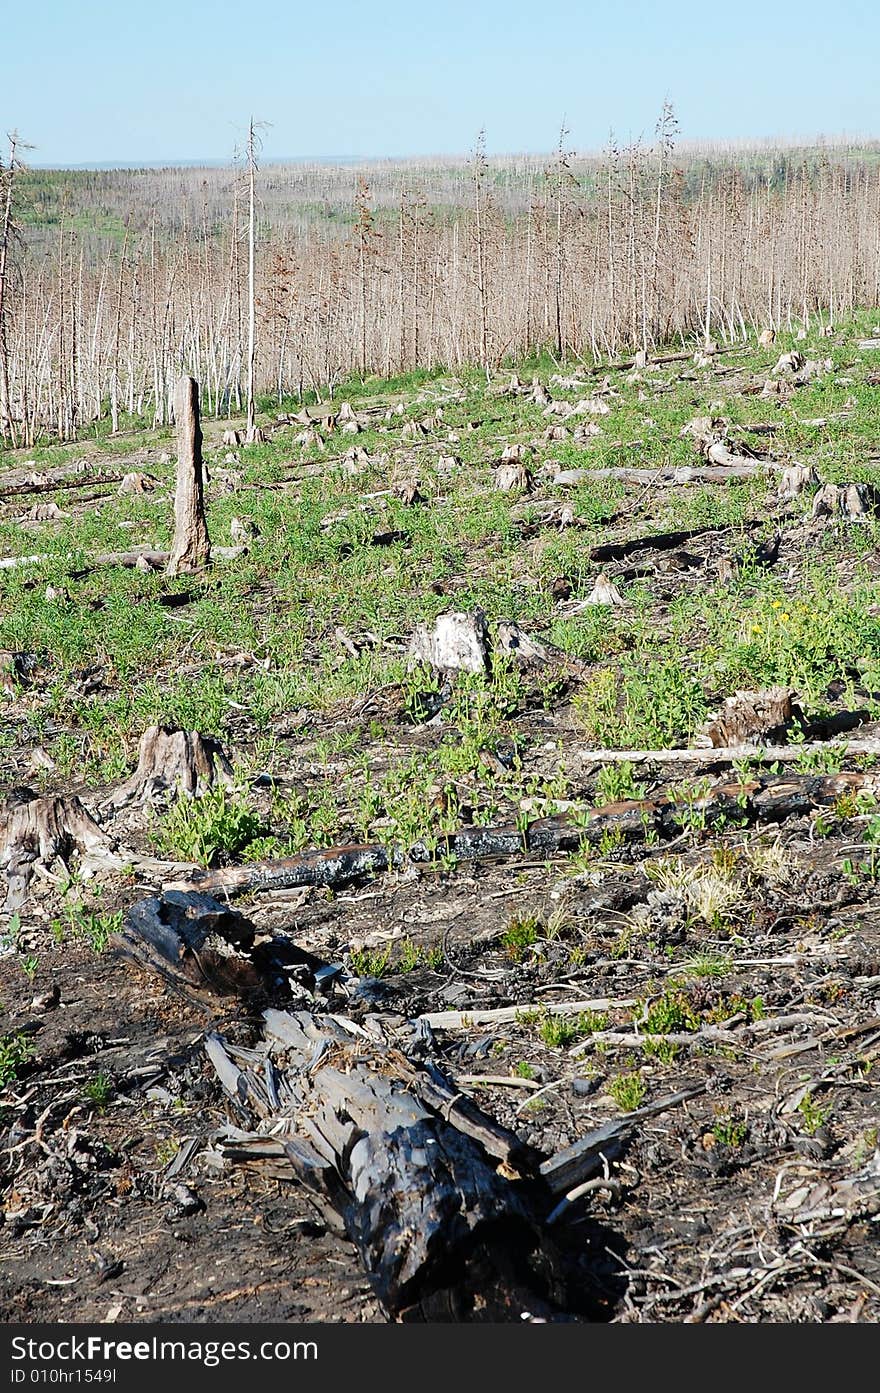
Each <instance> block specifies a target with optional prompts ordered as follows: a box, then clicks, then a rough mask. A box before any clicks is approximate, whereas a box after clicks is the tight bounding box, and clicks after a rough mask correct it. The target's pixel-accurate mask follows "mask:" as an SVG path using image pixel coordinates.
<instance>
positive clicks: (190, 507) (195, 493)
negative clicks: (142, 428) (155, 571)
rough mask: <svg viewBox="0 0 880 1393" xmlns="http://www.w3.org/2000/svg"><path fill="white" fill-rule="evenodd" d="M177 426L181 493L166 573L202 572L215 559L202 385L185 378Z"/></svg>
mask: <svg viewBox="0 0 880 1393" xmlns="http://www.w3.org/2000/svg"><path fill="white" fill-rule="evenodd" d="M174 420H175V423H176V426H177V491H176V493H175V495H174V542H173V545H172V547H171V555H170V556H169V558H168V565H167V567H166V573H167V574H168V575H169V576H176V575H178V574H179V573H180V572H182V571H183V572H188V571H199V570H201V569H202V568H203V567H204V566H207V565H208V564H209V562H210V559H211V540H210V538H209V536H208V525H207V523H206V521H205V498H204V491H205V490H204V474H203V468H202V428H201V425H200V424H199V384H198V383H197V382H196V381H195V379H194V378H192V377H181V379H180V381H179V382H178V384H177V389H176V391H175V393H174Z"/></svg>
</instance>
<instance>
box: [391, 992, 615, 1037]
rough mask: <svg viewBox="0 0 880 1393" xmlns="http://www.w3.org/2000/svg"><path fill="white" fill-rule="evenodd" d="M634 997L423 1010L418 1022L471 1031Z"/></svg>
mask: <svg viewBox="0 0 880 1393" xmlns="http://www.w3.org/2000/svg"><path fill="white" fill-rule="evenodd" d="M635 1004H636V998H635V997H634V996H633V997H629V996H627V997H619V996H618V997H610V996H599V997H592V998H591V999H590V1000H588V1001H550V1002H547V1001H539V1002H531V1003H529V1004H527V1005H525V1006H493V1007H492V1008H491V1009H489V1010H485V1011H481V1010H474V1011H423V1012H422V1014H421V1015H420V1016H417V1017H416V1023H417V1024H422V1025H426V1026H428V1027H430V1029H431V1030H471V1029H472V1028H474V1027H478V1026H484V1025H512V1024H513V1023H514V1022H516V1021H520V1020H522V1019H523V1018H524V1017H526V1016H531V1015H539V1016H545V1015H547V1016H578V1015H581V1014H583V1012H584V1011H611V1010H616V1009H621V1008H624V1007H629V1006H635Z"/></svg>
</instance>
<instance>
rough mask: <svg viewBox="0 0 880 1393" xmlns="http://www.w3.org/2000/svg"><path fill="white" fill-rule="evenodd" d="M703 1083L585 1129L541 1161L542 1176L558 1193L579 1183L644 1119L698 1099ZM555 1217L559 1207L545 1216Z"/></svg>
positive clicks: (549, 1221) (704, 1089)
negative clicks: (692, 1099)
mask: <svg viewBox="0 0 880 1393" xmlns="http://www.w3.org/2000/svg"><path fill="white" fill-rule="evenodd" d="M705 1091H706V1086H705V1084H701V1083H698V1084H692V1085H690V1086H689V1087H688V1088H683V1089H681V1090H680V1091H679V1092H678V1093H671V1094H667V1096H666V1097H665V1098H658V1099H657V1101H656V1102H655V1103H648V1104H647V1105H646V1106H645V1107H643V1108H636V1110H635V1111H634V1112H629V1113H625V1114H624V1116H623V1117H619V1118H617V1119H616V1120H615V1121H614V1122H605V1123H603V1125H602V1126H601V1127H597V1128H596V1130H595V1131H593V1132H588V1133H587V1135H586V1136H585V1137H581V1139H580V1141H576V1142H574V1143H573V1145H572V1146H569V1147H566V1149H565V1150H564V1151H558V1152H557V1153H556V1155H555V1156H551V1157H550V1158H549V1160H547V1161H544V1162H543V1164H542V1165H541V1176H542V1178H543V1180H544V1181H545V1182H546V1184H547V1185H548V1187H549V1188H550V1189H551V1190H552V1191H553V1193H554V1194H561V1193H562V1192H563V1191H565V1190H570V1189H571V1187H572V1186H574V1185H578V1184H580V1182H581V1181H582V1180H585V1179H586V1177H587V1176H588V1175H590V1174H591V1173H593V1172H594V1171H595V1170H597V1169H598V1168H599V1165H600V1164H601V1161H602V1158H603V1156H605V1157H607V1158H608V1159H609V1160H610V1159H611V1157H612V1155H613V1154H614V1153H615V1149H619V1146H620V1143H621V1142H622V1141H623V1139H624V1138H625V1137H627V1136H628V1135H629V1134H630V1133H631V1132H632V1130H633V1128H634V1127H637V1126H638V1124H639V1123H640V1122H644V1121H645V1120H646V1119H647V1118H649V1117H657V1115H658V1114H659V1113H662V1112H668V1110H669V1109H670V1108H675V1107H678V1105H679V1104H680V1103H686V1102H689V1101H690V1099H691V1098H698V1097H699V1096H700V1094H701V1093H705ZM557 1217H558V1210H554V1211H553V1213H552V1214H551V1215H550V1217H549V1219H548V1221H547V1222H548V1223H552V1222H554V1221H555V1219H556V1218H557Z"/></svg>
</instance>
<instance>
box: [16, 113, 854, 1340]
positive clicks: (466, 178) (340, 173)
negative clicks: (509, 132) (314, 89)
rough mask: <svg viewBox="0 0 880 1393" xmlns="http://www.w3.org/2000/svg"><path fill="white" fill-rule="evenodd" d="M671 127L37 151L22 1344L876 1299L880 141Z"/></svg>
mask: <svg viewBox="0 0 880 1393" xmlns="http://www.w3.org/2000/svg"><path fill="white" fill-rule="evenodd" d="M674 135H675V122H674V117H673V115H672V111H671V108H666V109H664V115H663V118H662V119H661V122H660V125H659V126H658V131H657V136H656V141H655V143H654V144H653V145H651V146H633V147H632V148H627V149H617V148H612V149H611V150H610V151H609V152H608V153H607V154H606V156H604V157H602V158H599V157H597V158H596V159H591V160H587V159H582V158H580V157H576V156H575V155H574V154H573V153H570V152H569V151H568V150H567V148H566V144H565V136H566V132H563V135H562V136H561V137H560V143H559V149H558V151H557V152H556V154H555V156H553V157H551V158H550V159H549V161H545V162H544V163H541V162H539V161H537V160H529V159H525V158H524V159H523V160H521V161H507V162H504V161H500V160H493V159H490V158H488V157H487V155H486V153H485V149H484V146H483V143H482V141H478V142H477V145H476V148H475V150H474V151H473V152H472V156H471V159H470V161H469V162H467V163H464V162H462V163H460V164H458V163H454V162H452V161H450V162H448V163H445V164H444V163H442V162H437V163H435V164H434V165H430V164H427V163H425V164H412V165H410V166H407V165H405V164H401V165H399V166H390V165H388V166H385V165H383V166H377V167H375V168H370V167H369V166H363V167H360V166H358V167H345V166H340V167H339V168H336V167H333V168H330V167H327V168H323V167H318V166H316V167H314V168H311V167H309V168H305V167H303V168H301V169H299V168H296V169H293V170H292V171H285V169H284V168H283V167H280V166H279V167H274V166H271V165H268V164H267V165H265V166H264V167H261V162H260V159H259V139H258V132H257V131H256V129H255V126H254V123H253V122H252V123H251V127H250V131H249V139H248V144H247V148H246V154H245V157H244V160H243V164H242V168H241V170H240V171H239V173H238V174H237V175H235V177H233V176H231V175H230V176H229V177H228V178H227V172H224V171H216V170H215V171H192V170H176V171H175V170H166V171H152V172H151V171H127V172H124V171H114V172H112V173H100V172H91V173H89V172H86V173H83V172H81V171H79V172H75V173H74V172H68V173H66V174H64V173H63V172H62V173H59V174H58V175H57V177H55V176H52V177H50V174H48V173H46V172H45V171H38V170H28V169H27V168H26V167H25V165H24V163H22V162H20V157H21V155H22V149H23V147H21V146H19V145H17V144H15V143H13V145H12V147H11V150H10V152H9V154H8V156H7V157H6V158H5V160H4V163H3V166H2V169H0V179H2V191H3V194H4V197H3V202H2V206H0V217H5V221H4V224H3V227H2V229H0V232H2V242H0V247H2V260H0V290H2V297H0V355H2V361H0V370H2V371H0V427H2V448H0V1313H2V1315H3V1318H4V1320H5V1321H7V1322H16V1323H18V1322H24V1323H27V1322H109V1323H113V1322H117V1321H121V1322H130V1321H136V1322H142V1323H175V1322H204V1323H209V1322H249V1323H259V1322H296V1321H301V1322H309V1321H318V1322H328V1323H374V1324H379V1323H397V1322H426V1321H427V1322H437V1321H443V1322H456V1323H466V1322H467V1323H470V1322H494V1323H500V1322H510V1323H516V1324H522V1323H523V1322H524V1321H527V1322H535V1323H545V1322H546V1323H554V1322H558V1323H583V1324H590V1323H600V1322H601V1323H649V1322H663V1323H673V1324H683V1323H728V1322H730V1323H733V1322H740V1323H742V1322H752V1323H761V1322H768V1323H777V1322H780V1323H781V1322H798V1323H826V1322H836V1323H844V1322H858V1321H866V1322H876V1321H877V1320H878V1318H880V1260H878V1253H880V1245H878V1241H877V1240H878V1230H877V1225H878V1221H880V1138H878V1120H880V1109H878V1089H877V1079H878V1070H880V1062H878V1061H880V917H878V916H880V565H878V538H880V409H878V403H880V223H878V218H877V208H878V193H880V183H878V165H877V162H876V150H875V149H874V147H873V146H866V147H864V148H859V149H858V150H851V149H846V150H844V149H840V150H838V149H835V148H834V147H833V146H832V147H830V148H822V149H821V150H800V149H798V150H792V151H788V152H786V151H785V150H782V151H779V152H776V156H775V157H774V158H775V163H774V169H773V171H772V172H771V174H767V172H766V170H765V169H764V166H763V165H762V160H763V159H764V156H763V155H762V154H761V153H760V152H757V151H751V152H749V151H745V152H743V151H740V152H735V151H732V152H728V153H727V154H726V156H725V157H724V158H723V159H722V157H721V155H720V153H719V152H717V151H715V152H711V151H709V152H706V151H703V152H700V151H699V150H697V151H691V152H689V153H688V152H680V151H677V150H676V148H675V141H674ZM767 159H768V160H769V156H768V157H767ZM157 189H159V190H160V191H162V192H163V197H162V198H159V197H157V192H156V191H157ZM4 209H5V214H4ZM316 210H318V211H316ZM328 210H330V211H329V212H328ZM333 210H337V211H339V210H341V212H340V216H338V217H337V216H331V212H333Z"/></svg>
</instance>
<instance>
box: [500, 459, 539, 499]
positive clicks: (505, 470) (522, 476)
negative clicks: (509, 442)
mask: <svg viewBox="0 0 880 1393" xmlns="http://www.w3.org/2000/svg"><path fill="white" fill-rule="evenodd" d="M495 487H496V489H500V490H501V492H502V493H515V492H518V493H529V492H530V491H531V488H532V475H531V471H530V470H529V469H527V468H526V466H525V465H524V464H521V463H519V462H518V461H516V460H507V461H505V462H504V463H503V464H499V466H498V468H497V469H496V470H495Z"/></svg>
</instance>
